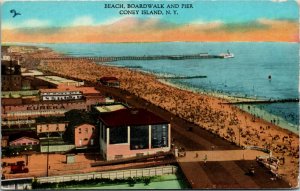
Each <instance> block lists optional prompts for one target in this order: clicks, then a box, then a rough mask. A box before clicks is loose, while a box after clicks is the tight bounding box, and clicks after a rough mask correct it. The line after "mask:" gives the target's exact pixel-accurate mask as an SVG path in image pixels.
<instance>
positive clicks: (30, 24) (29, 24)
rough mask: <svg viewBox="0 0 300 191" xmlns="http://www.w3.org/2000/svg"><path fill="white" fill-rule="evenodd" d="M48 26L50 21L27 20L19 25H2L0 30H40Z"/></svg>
mask: <svg viewBox="0 0 300 191" xmlns="http://www.w3.org/2000/svg"><path fill="white" fill-rule="evenodd" d="M48 26H50V21H48V20H40V19H28V20H25V21H23V22H21V23H7V22H5V23H3V24H2V29H15V28H42V27H48Z"/></svg>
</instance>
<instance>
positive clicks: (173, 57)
mask: <svg viewBox="0 0 300 191" xmlns="http://www.w3.org/2000/svg"><path fill="white" fill-rule="evenodd" d="M211 58H224V56H220V55H208V54H192V55H153V56H146V55H145V56H104V57H48V58H42V60H91V61H95V62H114V61H120V60H187V59H211Z"/></svg>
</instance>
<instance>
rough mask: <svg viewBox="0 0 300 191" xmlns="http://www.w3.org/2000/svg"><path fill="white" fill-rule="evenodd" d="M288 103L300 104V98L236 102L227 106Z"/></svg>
mask: <svg viewBox="0 0 300 191" xmlns="http://www.w3.org/2000/svg"><path fill="white" fill-rule="evenodd" d="M288 102H299V99H298V98H290V99H274V100H273V99H269V100H251V101H235V102H230V103H226V104H267V103H288Z"/></svg>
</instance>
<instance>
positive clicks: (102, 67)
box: [23, 51, 299, 187]
mask: <svg viewBox="0 0 300 191" xmlns="http://www.w3.org/2000/svg"><path fill="white" fill-rule="evenodd" d="M47 57H52V58H53V57H63V55H60V54H58V53H55V52H53V51H47V52H43V53H41V52H39V53H33V54H26V55H25V60H26V62H25V63H24V64H23V66H24V67H27V68H36V67H38V69H40V70H42V71H43V72H47V71H49V72H51V73H56V74H57V75H61V76H64V77H69V78H74V79H80V80H84V81H87V82H88V81H89V82H94V83H95V82H96V80H97V79H99V78H101V77H104V76H115V77H117V78H119V80H120V82H121V87H120V88H121V89H123V90H126V91H128V92H130V93H131V94H134V95H136V96H138V97H140V98H143V99H145V100H147V101H148V102H150V103H152V104H154V105H156V106H159V107H161V108H163V109H165V110H167V111H169V112H171V113H173V114H175V115H176V116H178V117H181V118H183V119H185V120H187V121H189V122H192V123H193V124H196V125H198V126H199V128H203V129H206V130H207V131H209V132H212V133H214V134H216V135H218V136H220V137H223V138H224V139H226V140H228V141H229V142H233V143H235V144H236V145H240V146H241V147H248V146H258V147H262V148H267V149H270V150H271V151H272V155H273V156H275V157H278V158H279V159H281V161H283V162H282V163H281V164H282V165H280V166H279V168H278V174H280V175H281V176H282V177H283V178H284V179H285V180H287V181H288V182H289V183H290V185H291V186H292V187H296V186H298V175H299V170H298V169H299V135H297V134H295V133H292V132H290V131H288V130H286V129H283V128H281V127H279V126H277V123H271V122H269V121H265V120H263V119H261V118H258V117H255V116H253V115H251V114H250V113H247V112H245V111H243V110H241V109H240V108H238V107H236V106H234V105H231V104H224V103H230V102H231V101H232V99H236V98H232V97H227V96H218V95H211V94H209V95H208V94H206V93H204V92H196V91H192V90H191V91H190V90H186V89H181V88H179V87H176V86H174V85H173V86H172V85H170V84H167V83H165V82H162V81H160V80H159V79H157V78H156V77H155V76H154V75H153V74H150V73H146V72H139V71H136V70H130V69H127V68H121V67H114V66H108V65H107V64H99V63H98V64H97V63H95V62H93V61H88V60H45V59H43V58H47Z"/></svg>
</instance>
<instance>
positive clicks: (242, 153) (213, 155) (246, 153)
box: [177, 150, 268, 162]
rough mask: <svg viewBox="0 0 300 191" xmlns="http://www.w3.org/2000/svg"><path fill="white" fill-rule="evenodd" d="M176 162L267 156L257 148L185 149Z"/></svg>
mask: <svg viewBox="0 0 300 191" xmlns="http://www.w3.org/2000/svg"><path fill="white" fill-rule="evenodd" d="M185 154H186V155H185V156H184V157H178V158H177V161H178V162H197V161H202V162H204V161H236V160H255V159H256V156H268V154H266V153H264V152H261V151H257V150H217V151H186V152H185Z"/></svg>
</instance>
